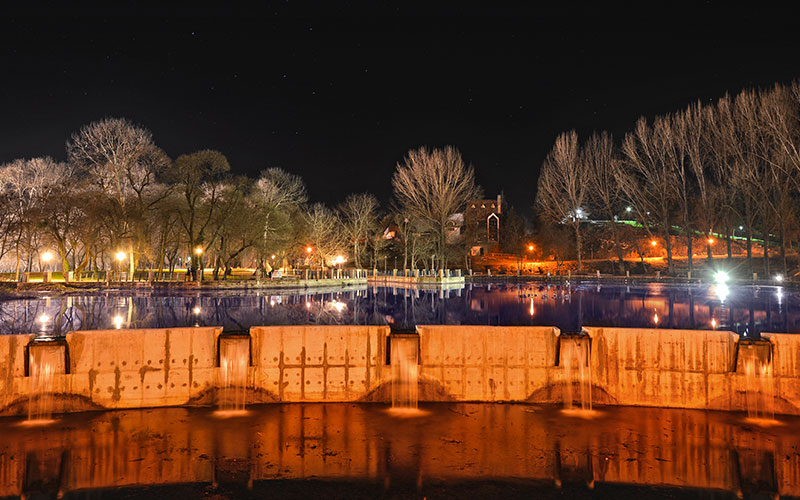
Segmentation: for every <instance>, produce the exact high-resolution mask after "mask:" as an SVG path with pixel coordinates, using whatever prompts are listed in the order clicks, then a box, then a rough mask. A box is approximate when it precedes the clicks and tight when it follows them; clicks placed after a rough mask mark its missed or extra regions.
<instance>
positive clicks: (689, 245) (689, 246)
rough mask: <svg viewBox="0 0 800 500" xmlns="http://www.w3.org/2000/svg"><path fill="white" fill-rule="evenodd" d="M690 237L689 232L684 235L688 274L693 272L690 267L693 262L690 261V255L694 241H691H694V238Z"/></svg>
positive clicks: (690, 232)
mask: <svg viewBox="0 0 800 500" xmlns="http://www.w3.org/2000/svg"><path fill="white" fill-rule="evenodd" d="M692 236H693V235H692V231H691V230H689V232H688V233H687V235H686V259H687V266H688V270H689V272H690V273H691V272H692V270H693V266H692V262H693V261H692V253H693V248H692V244H693V243H694V241H692V240H694V238H692Z"/></svg>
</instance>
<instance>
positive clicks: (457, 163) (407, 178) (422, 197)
mask: <svg viewBox="0 0 800 500" xmlns="http://www.w3.org/2000/svg"><path fill="white" fill-rule="evenodd" d="M392 187H393V188H394V196H395V198H396V201H397V204H398V205H399V206H400V207H402V208H403V210H404V211H405V212H407V213H409V214H411V215H412V216H414V217H418V218H419V219H422V220H424V221H426V222H427V223H428V224H430V226H431V227H432V228H433V231H434V234H435V236H436V252H435V255H436V256H437V260H438V263H439V266H440V267H441V268H445V267H447V251H446V250H447V228H446V224H447V219H448V218H449V217H450V216H451V215H453V214H454V213H457V212H459V211H460V210H462V209H463V208H464V206H465V205H466V203H467V201H469V200H471V199H475V198H477V197H479V195H480V190H479V188H478V187H477V186H476V185H475V172H474V170H473V168H472V167H471V166H467V165H466V164H465V163H464V160H463V159H462V158H461V153H459V152H458V150H457V149H455V148H454V147H452V146H447V147H445V148H444V149H432V150H428V149H427V148H424V147H423V148H420V149H414V150H411V151H409V152H408V155H407V156H406V158H405V159H404V160H403V163H402V164H400V163H398V164H397V170H396V171H395V173H394V176H393V177H392Z"/></svg>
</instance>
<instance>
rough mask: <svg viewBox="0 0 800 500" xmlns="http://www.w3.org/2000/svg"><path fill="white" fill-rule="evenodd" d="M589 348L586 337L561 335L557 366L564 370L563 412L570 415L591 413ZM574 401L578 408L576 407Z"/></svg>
mask: <svg viewBox="0 0 800 500" xmlns="http://www.w3.org/2000/svg"><path fill="white" fill-rule="evenodd" d="M590 347H591V344H590V339H589V337H588V336H587V335H561V358H560V362H559V364H560V365H561V366H562V367H563V368H564V386H563V388H564V393H563V400H564V411H565V412H567V413H570V414H576V415H579V416H580V415H589V414H591V412H592V373H591V349H590ZM576 396H577V398H576ZM576 401H577V402H578V403H579V404H580V408H577V407H576V405H575V404H576Z"/></svg>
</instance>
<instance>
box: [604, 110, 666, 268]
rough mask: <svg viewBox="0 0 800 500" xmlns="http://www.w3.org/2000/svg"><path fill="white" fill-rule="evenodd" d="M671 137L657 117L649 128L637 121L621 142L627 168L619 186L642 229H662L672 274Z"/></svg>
mask: <svg viewBox="0 0 800 500" xmlns="http://www.w3.org/2000/svg"><path fill="white" fill-rule="evenodd" d="M670 134H671V131H670V124H669V122H668V121H667V119H665V118H663V117H658V118H656V119H655V121H654V122H653V125H652V126H649V125H648V124H647V121H646V120H645V119H644V118H640V119H639V120H638V121H637V122H636V127H635V128H634V131H633V132H631V133H628V134H627V135H626V136H625V139H624V140H623V142H622V152H623V154H624V157H625V162H626V165H627V167H628V168H627V169H626V170H625V172H624V174H623V175H621V176H620V178H619V182H620V185H621V187H622V190H623V191H624V193H625V195H626V197H627V198H628V199H629V200H631V202H632V204H633V207H634V210H635V211H636V213H637V216H638V218H639V220H641V221H642V223H643V224H644V225H645V226H651V225H653V226H658V227H660V228H661V232H662V234H663V237H664V242H665V247H666V251H667V269H668V272H669V273H670V274H672V273H673V271H674V264H673V260H672V241H671V228H672V218H673V215H672V214H673V213H674V211H675V206H676V203H677V201H678V195H677V189H676V186H677V185H678V183H679V181H678V179H677V176H676V175H675V173H676V171H675V168H674V165H673V164H672V163H671V161H670V158H669V155H670V143H669V137H670ZM648 230H649V229H648Z"/></svg>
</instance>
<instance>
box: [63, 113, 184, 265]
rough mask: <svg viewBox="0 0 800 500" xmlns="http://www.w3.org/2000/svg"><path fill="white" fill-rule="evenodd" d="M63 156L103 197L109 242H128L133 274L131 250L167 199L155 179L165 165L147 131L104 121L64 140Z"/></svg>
mask: <svg viewBox="0 0 800 500" xmlns="http://www.w3.org/2000/svg"><path fill="white" fill-rule="evenodd" d="M67 155H68V157H69V162H70V163H71V164H72V165H74V166H75V167H76V168H77V169H79V170H82V171H85V172H87V173H88V175H89V179H90V180H91V182H94V183H95V184H96V185H97V186H98V187H99V188H100V192H101V193H102V194H103V195H104V198H105V199H104V200H103V201H104V202H105V204H106V205H107V209H108V212H107V214H106V215H107V223H108V225H109V226H110V227H111V228H112V235H111V236H112V242H111V243H112V244H114V243H117V242H120V241H122V240H127V241H128V256H129V271H130V276H133V272H134V270H135V269H136V250H137V248H135V246H136V245H138V244H141V243H144V244H146V240H147V239H148V238H146V236H145V235H146V233H147V230H146V229H145V227H144V226H145V223H144V219H145V218H146V217H147V215H148V213H147V212H148V211H150V210H151V209H153V207H154V206H155V205H156V204H157V203H158V202H159V201H161V200H162V199H163V198H164V197H165V196H166V195H167V190H165V189H163V188H165V187H166V186H165V185H164V184H159V182H158V180H159V178H160V177H161V176H162V175H163V174H164V172H165V171H166V169H167V167H168V166H169V164H170V162H169V158H168V157H167V155H166V154H165V153H164V152H163V151H162V150H161V149H160V148H158V147H157V146H156V145H155V143H154V142H153V136H152V134H151V133H150V131H149V130H147V129H145V128H142V127H138V126H136V125H134V124H132V123H131V122H129V121H128V120H125V119H121V118H104V119H102V120H99V121H96V122H93V123H90V124H89V125H86V126H84V127H82V128H81V129H80V130H79V131H78V132H76V133H74V134H72V137H71V138H70V140H69V141H67ZM137 237H138V238H137ZM142 239H144V240H145V241H144V242H143V241H142ZM114 240H116V241H114Z"/></svg>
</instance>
